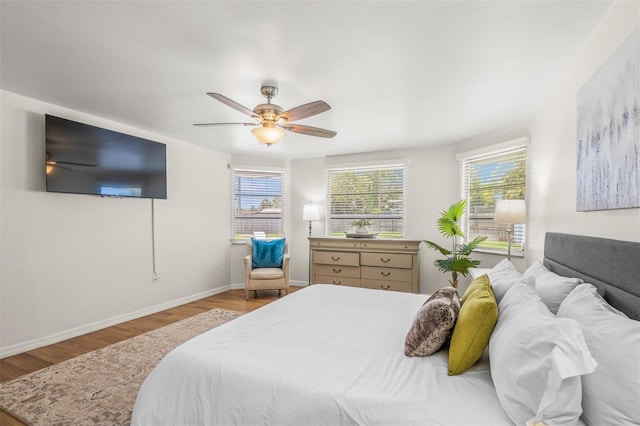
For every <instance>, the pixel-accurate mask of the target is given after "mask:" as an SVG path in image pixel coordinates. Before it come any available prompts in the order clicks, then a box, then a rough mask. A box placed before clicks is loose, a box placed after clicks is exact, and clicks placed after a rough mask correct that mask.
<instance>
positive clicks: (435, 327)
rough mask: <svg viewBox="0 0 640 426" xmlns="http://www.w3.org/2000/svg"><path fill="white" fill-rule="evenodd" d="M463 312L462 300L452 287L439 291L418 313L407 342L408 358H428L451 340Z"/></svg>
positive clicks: (405, 352)
mask: <svg viewBox="0 0 640 426" xmlns="http://www.w3.org/2000/svg"><path fill="white" fill-rule="evenodd" d="M459 311H460V297H459V296H458V292H457V290H456V289H455V288H453V287H445V288H441V289H440V290H438V291H436V292H435V293H433V294H432V295H431V297H429V298H428V299H427V301H426V302H424V305H422V307H421V308H420V309H419V310H418V313H417V314H416V317H415V319H414V320H413V324H412V325H411V328H410V329H409V333H407V337H406V338H405V340H404V354H405V355H406V356H427V355H431V354H432V353H434V352H436V351H438V350H439V349H440V348H441V347H442V346H443V345H444V344H445V343H446V342H447V340H449V338H450V337H451V333H452V332H453V326H454V325H455V324H456V319H457V318H458V312H459Z"/></svg>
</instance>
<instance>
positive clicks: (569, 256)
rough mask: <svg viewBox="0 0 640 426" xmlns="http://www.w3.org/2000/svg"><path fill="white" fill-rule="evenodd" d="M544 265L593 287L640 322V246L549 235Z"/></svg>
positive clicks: (575, 236)
mask: <svg viewBox="0 0 640 426" xmlns="http://www.w3.org/2000/svg"><path fill="white" fill-rule="evenodd" d="M543 263H544V266H546V267H547V268H548V269H549V270H550V271H552V272H555V273H556V274H558V275H562V276H565V277H576V278H580V279H582V280H584V282H585V283H590V284H593V285H594V286H596V287H597V288H598V290H599V291H600V294H602V295H603V296H604V298H605V300H607V302H609V304H611V305H612V306H613V307H615V308H617V309H619V310H621V311H622V312H624V313H625V314H627V315H628V316H629V317H630V318H633V319H635V320H640V243H635V242H631V241H618V240H610V239H606V238H597V237H585V236H582V235H571V234H560V233H555V232H548V233H547V234H546V237H545V242H544V261H543Z"/></svg>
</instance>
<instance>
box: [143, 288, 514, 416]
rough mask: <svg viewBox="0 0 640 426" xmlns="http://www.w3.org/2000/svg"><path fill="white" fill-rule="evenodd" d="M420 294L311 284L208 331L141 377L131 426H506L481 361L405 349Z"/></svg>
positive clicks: (503, 414) (489, 379)
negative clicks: (454, 372)
mask: <svg viewBox="0 0 640 426" xmlns="http://www.w3.org/2000/svg"><path fill="white" fill-rule="evenodd" d="M425 300H426V296H425V295H416V294H408V293H397V292H386V291H380V290H367V289H360V288H349V287H339V286H333V285H319V284H316V285H313V286H310V287H308V288H305V289H302V290H300V291H297V292H295V293H293V294H290V295H288V296H286V297H283V298H282V299H280V300H278V301H276V302H274V303H271V304H269V305H267V306H265V307H263V308H260V309H258V310H257V311H254V312H252V313H249V314H246V315H244V316H242V317H240V318H238V319H236V320H233V321H231V322H229V323H227V324H224V325H222V326H220V327H217V328H215V329H213V330H211V331H208V332H206V333H204V334H202V335H200V336H198V337H196V338H194V339H192V340H190V341H188V342H186V343H184V344H183V345H181V346H179V347H178V348H176V349H175V350H173V351H172V352H171V353H169V354H168V355H167V356H166V357H165V358H164V359H163V360H162V361H161V362H160V364H159V365H158V366H157V367H156V368H155V370H153V372H152V373H151V374H150V375H149V377H148V378H147V379H146V381H145V383H144V385H143V386H142V388H141V389H140V393H139V394H138V398H137V401H136V404H135V407H134V410H133V417H132V422H131V424H132V425H149V426H151V425H153V426H159V425H172V426H177V425H256V424H270V425H296V426H300V425H353V424H362V425H410V424H420V425H482V424H484V425H493V426H495V425H511V424H512V423H511V422H510V420H509V418H508V417H507V416H506V414H505V413H504V412H503V411H502V408H501V407H500V403H499V402H498V399H497V397H496V393H495V390H494V388H493V384H492V381H491V376H490V371H489V366H488V364H487V363H486V362H484V363H480V364H478V365H476V366H475V367H473V368H472V370H471V371H468V372H466V373H464V374H462V375H460V376H455V377H449V376H447V352H446V351H440V352H438V353H436V354H434V355H432V356H429V357H424V358H417V357H416V358H408V357H405V356H404V352H403V351H404V338H405V336H406V333H407V331H408V329H409V327H410V326H411V323H412V321H413V317H414V315H415V313H416V312H417V311H418V308H419V307H420V306H421V305H422V304H423V302H424V301H425Z"/></svg>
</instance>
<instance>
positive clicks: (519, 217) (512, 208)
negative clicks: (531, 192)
mask: <svg viewBox="0 0 640 426" xmlns="http://www.w3.org/2000/svg"><path fill="white" fill-rule="evenodd" d="M493 221H494V222H495V223H505V224H507V225H509V227H508V229H507V259H509V260H511V233H512V232H513V225H514V224H516V223H517V224H521V223H526V222H527V206H526V204H525V202H524V200H498V201H497V202H496V211H495V214H494V216H493Z"/></svg>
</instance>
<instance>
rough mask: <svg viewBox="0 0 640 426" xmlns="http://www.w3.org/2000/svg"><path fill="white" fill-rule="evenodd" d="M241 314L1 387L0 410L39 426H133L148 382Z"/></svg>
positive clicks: (156, 334)
mask: <svg viewBox="0 0 640 426" xmlns="http://www.w3.org/2000/svg"><path fill="white" fill-rule="evenodd" d="M240 315H241V313H239V312H234V311H227V310H224V309H212V310H210V311H208V312H205V313H202V314H198V315H196V316H193V317H191V318H187V319H184V320H181V321H178V322H176V323H173V324H170V325H167V326H165V327H162V328H159V329H157V330H153V331H150V332H148V333H145V334H141V335H139V336H136V337H132V338H130V339H127V340H124V341H122V342H119V343H115V344H113V345H110V346H107V347H105V348H102V349H98V350H96V351H93V352H89V353H87V354H84V355H81V356H79V357H76V358H72V359H70V360H68V361H64V362H61V363H59V364H56V365H52V366H51V367H47V368H44V369H42V370H38V371H35V372H33V373H30V374H26V375H24V376H21V377H18V378H16V379H14V380H12V381H9V382H6V383H3V384H1V385H0V408H2V409H3V410H5V411H6V412H8V413H10V414H11V415H13V416H14V417H16V418H18V419H20V420H21V421H23V422H25V423H27V424H29V425H33V426H40V425H42V426H45V425H46V426H51V425H74V426H82V425H105V426H106V425H118V426H120V425H128V424H129V423H130V421H131V412H132V411H133V405H134V403H135V400H136V396H137V395H138V390H139V389H140V387H141V386H142V382H144V379H145V378H146V377H147V376H148V375H149V373H150V372H151V370H152V369H153V368H154V367H155V366H156V365H157V364H158V362H160V360H161V359H162V358H163V357H164V356H165V355H166V354H167V353H169V352H170V351H171V350H172V349H174V348H175V347H177V346H178V345H180V344H181V343H183V342H186V341H187V340H189V339H191V338H192V337H195V336H197V335H198V334H201V333H203V332H205V331H207V330H210V329H212V328H214V327H217V326H219V325H221V324H224V323H225V322H227V321H230V320H232V319H234V318H236V317H238V316H240Z"/></svg>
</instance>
